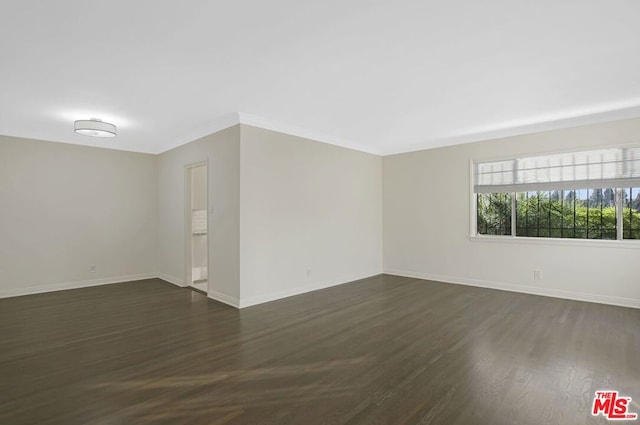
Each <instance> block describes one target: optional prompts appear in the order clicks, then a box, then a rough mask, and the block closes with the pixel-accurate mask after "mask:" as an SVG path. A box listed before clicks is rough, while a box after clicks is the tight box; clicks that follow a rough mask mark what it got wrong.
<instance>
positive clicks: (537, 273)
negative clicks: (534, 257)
mask: <svg viewBox="0 0 640 425" xmlns="http://www.w3.org/2000/svg"><path fill="white" fill-rule="evenodd" d="M533 280H542V272H541V271H540V270H534V271H533Z"/></svg>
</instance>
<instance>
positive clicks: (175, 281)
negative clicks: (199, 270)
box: [154, 273, 187, 288]
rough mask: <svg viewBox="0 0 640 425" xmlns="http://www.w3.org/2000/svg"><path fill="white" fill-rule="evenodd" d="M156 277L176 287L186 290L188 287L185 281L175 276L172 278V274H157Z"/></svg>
mask: <svg viewBox="0 0 640 425" xmlns="http://www.w3.org/2000/svg"><path fill="white" fill-rule="evenodd" d="M154 277H157V278H158V279H161V280H164V281H165V282H167V283H171V284H172V285H176V286H179V287H181V288H184V287H186V286H187V284H186V283H185V282H184V279H180V278H177V277H175V276H171V275H170V274H166V273H157V274H156V275H155V276H154Z"/></svg>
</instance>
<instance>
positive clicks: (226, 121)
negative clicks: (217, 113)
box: [155, 112, 240, 154]
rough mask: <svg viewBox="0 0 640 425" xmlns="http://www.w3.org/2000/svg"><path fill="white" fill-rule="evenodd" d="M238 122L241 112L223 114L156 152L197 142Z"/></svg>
mask: <svg viewBox="0 0 640 425" xmlns="http://www.w3.org/2000/svg"><path fill="white" fill-rule="evenodd" d="M238 124H240V113H239V112H234V113H232V114H227V115H223V116H221V117H219V118H216V119H215V120H213V121H211V122H210V123H209V124H208V125H206V126H203V127H200V128H198V129H196V130H192V131H190V132H189V133H186V134H184V135H182V136H180V137H178V138H177V139H176V140H175V141H174V142H173V143H172V144H171V145H169V146H168V147H164V148H163V149H162V150H161V151H158V152H155V153H156V154H161V153H164V152H168V151H170V150H172V149H175V148H177V147H180V146H182V145H186V144H187V143H191V142H195V141H196V140H198V139H202V138H203V137H206V136H209V135H211V134H214V133H217V132H219V131H222V130H225V129H227V128H229V127H233V126H234V125H238Z"/></svg>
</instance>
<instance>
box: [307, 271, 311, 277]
mask: <svg viewBox="0 0 640 425" xmlns="http://www.w3.org/2000/svg"><path fill="white" fill-rule="evenodd" d="M310 277H311V269H307V279H309V278H310Z"/></svg>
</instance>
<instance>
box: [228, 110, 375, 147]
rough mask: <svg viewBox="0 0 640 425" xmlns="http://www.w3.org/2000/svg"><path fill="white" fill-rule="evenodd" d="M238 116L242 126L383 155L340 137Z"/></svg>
mask: <svg viewBox="0 0 640 425" xmlns="http://www.w3.org/2000/svg"><path fill="white" fill-rule="evenodd" d="M238 114H239V116H240V123H241V124H246V125H250V126H253V127H258V128H262V129H264V130H272V131H277V132H279V133H285V134H289V135H291V136H297V137H302V138H304V139H310V140H315V141H317V142H322V143H327V144H330V145H335V146H340V147H343V148H347V149H353V150H357V151H360V152H365V153H371V154H374V155H381V151H380V149H378V148H373V147H371V146H365V145H363V144H360V143H357V142H353V141H351V140H345V139H341V138H338V137H333V136H329V135H326V134H322V133H320V132H315V131H310V130H307V129H304V128H302V127H297V126H292V125H288V124H284V123H281V122H277V121H273V120H269V119H267V118H263V117H258V116H255V115H251V114H247V113H244V112H239V113H238Z"/></svg>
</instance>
